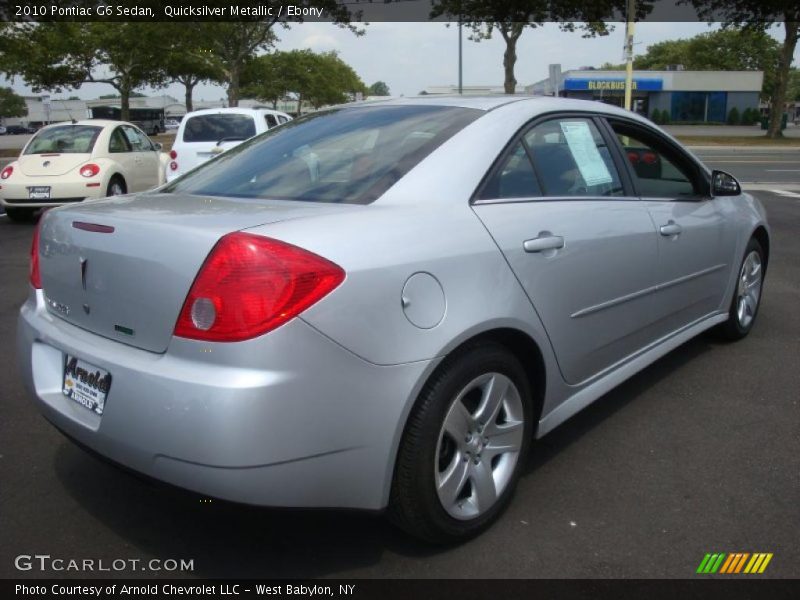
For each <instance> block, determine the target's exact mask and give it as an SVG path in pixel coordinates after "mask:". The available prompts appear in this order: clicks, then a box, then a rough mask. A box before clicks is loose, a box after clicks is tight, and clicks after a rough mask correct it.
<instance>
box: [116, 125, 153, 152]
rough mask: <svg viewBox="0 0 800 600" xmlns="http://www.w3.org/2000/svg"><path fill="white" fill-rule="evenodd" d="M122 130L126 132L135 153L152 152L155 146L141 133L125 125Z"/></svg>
mask: <svg viewBox="0 0 800 600" xmlns="http://www.w3.org/2000/svg"><path fill="white" fill-rule="evenodd" d="M122 129H123V130H124V132H125V138H126V139H127V140H128V143H130V145H131V148H132V149H133V152H150V151H151V150H152V149H153V145H152V144H151V143H150V140H149V139H147V136H145V135H144V134H143V133H142V132H141V131H139V130H138V129H134V128H133V127H130V126H128V125H123V126H122Z"/></svg>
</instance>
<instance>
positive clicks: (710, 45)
mask: <svg viewBox="0 0 800 600" xmlns="http://www.w3.org/2000/svg"><path fill="white" fill-rule="evenodd" d="M779 56H780V44H779V43H778V42H777V41H776V40H775V39H774V38H773V37H772V36H770V35H769V34H767V33H766V32H765V31H762V30H749V29H720V30H718V31H710V32H707V33H702V34H700V35H697V36H695V37H692V38H688V39H680V40H667V41H664V42H659V43H657V44H653V45H651V46H648V48H647V51H646V52H645V53H644V54H641V55H639V56H637V57H636V58H635V59H634V62H633V66H634V68H636V69H651V70H661V69H665V68H667V66H668V65H678V64H679V65H683V66H684V67H685V68H686V69H688V70H691V71H764V85H763V87H762V96H763V97H764V98H769V97H771V95H772V91H773V90H774V87H775V73H776V69H777V65H778V58H779Z"/></svg>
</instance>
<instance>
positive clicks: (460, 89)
mask: <svg viewBox="0 0 800 600" xmlns="http://www.w3.org/2000/svg"><path fill="white" fill-rule="evenodd" d="M463 67H464V61H463V58H462V50H461V15H459V16H458V94H459V96H460V95H461V94H463V93H464V85H463V83H464V68H463Z"/></svg>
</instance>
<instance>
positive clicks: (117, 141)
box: [108, 127, 131, 153]
mask: <svg viewBox="0 0 800 600" xmlns="http://www.w3.org/2000/svg"><path fill="white" fill-rule="evenodd" d="M108 151H109V152H110V153H117V152H130V151H131V148H130V145H129V144H128V140H127V138H126V137H125V135H124V134H123V133H122V128H121V127H117V128H116V129H114V131H112V132H111V137H110V138H109V140H108Z"/></svg>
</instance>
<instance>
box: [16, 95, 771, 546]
mask: <svg viewBox="0 0 800 600" xmlns="http://www.w3.org/2000/svg"><path fill="white" fill-rule="evenodd" d="M769 253H770V237H769V228H768V226H767V223H766V218H765V214H764V210H763V208H762V207H761V206H760V205H759V203H758V202H757V201H756V200H754V199H753V198H752V197H751V196H749V195H748V194H746V193H743V192H742V191H741V189H740V186H739V184H738V183H737V181H736V180H735V179H734V178H733V177H731V176H730V175H728V174H726V173H723V172H718V171H714V172H712V171H709V170H708V169H707V168H706V167H705V166H703V164H702V163H700V162H699V161H698V160H697V159H696V158H695V157H694V156H693V155H691V154H690V153H689V152H687V151H686V150H685V149H684V148H682V147H681V146H680V144H679V143H678V142H676V141H675V140H674V139H672V138H671V137H669V136H668V135H667V134H665V133H664V132H663V131H661V130H660V129H658V128H657V127H655V126H654V125H653V124H652V123H650V122H649V121H647V120H645V119H643V118H640V117H638V116H636V115H634V114H631V113H629V112H625V111H622V110H620V109H616V108H614V107H610V106H607V105H604V104H600V103H591V102H582V101H577V100H562V99H553V98H520V97H493V98H420V99H402V100H391V101H385V102H378V103H366V104H361V105H355V106H344V107H340V108H335V109H332V110H327V111H323V112H319V113H315V114H313V115H309V116H307V117H305V118H302V119H298V120H296V121H293V122H292V123H289V124H287V125H285V126H283V127H280V128H278V129H275V130H272V131H270V132H267V133H266V134H263V135H261V136H259V137H256V138H253V139H252V140H249V141H248V142H246V143H244V144H242V145H240V146H239V147H237V148H236V149H234V150H231V151H230V152H226V153H224V154H222V155H221V156H219V157H217V158H215V159H214V160H211V161H210V162H208V163H207V164H205V165H204V166H202V167H200V168H198V169H196V170H194V171H192V172H190V173H188V174H186V175H184V176H183V177H180V178H178V179H176V180H175V181H173V182H171V183H169V184H167V185H165V186H162V187H161V188H158V189H156V190H155V191H152V192H144V193H140V194H135V195H128V196H119V197H115V198H109V199H105V200H98V201H87V202H83V203H80V204H75V205H72V206H69V207H63V208H58V209H53V210H50V211H48V212H47V213H46V214H45V215H44V216H43V217H42V219H41V221H40V224H39V227H38V229H37V231H36V233H35V236H34V242H33V248H32V253H31V256H32V261H31V276H30V282H31V285H30V294H29V297H28V299H27V301H26V302H25V304H24V306H23V307H22V310H21V314H20V318H19V328H18V350H19V364H20V367H21V372H22V376H23V378H24V380H25V383H26V385H27V387H28V389H29V390H30V393H31V394H32V396H33V398H34V399H35V402H36V404H37V406H38V408H39V409H40V410H41V411H42V413H43V414H44V416H45V417H46V418H47V419H48V420H49V421H51V422H52V423H53V424H54V425H55V426H56V427H58V428H59V429H60V430H61V431H63V432H64V433H65V434H66V435H67V436H68V437H70V438H73V439H74V440H76V441H78V442H80V443H81V444H82V445H84V446H86V447H88V448H90V449H92V450H94V451H96V452H98V453H100V454H102V455H104V456H105V457H107V458H109V459H111V460H112V461H116V462H117V463H120V464H121V465H124V466H126V467H129V468H132V469H134V470H137V471H140V472H142V473H145V474H147V475H149V476H152V477H154V478H157V479H160V480H163V481H167V482H170V483H172V484H176V485H179V486H182V487H185V488H188V489H190V490H194V491H196V492H199V493H202V494H205V495H208V496H213V497H217V498H222V499H228V500H233V501H237V502H243V503H249V504H257V505H265V506H295V507H348V508H358V509H367V510H382V509H388V511H387V512H388V514H389V515H390V517H391V518H392V519H393V520H394V521H395V522H396V523H398V524H399V525H401V526H402V527H404V528H405V529H406V530H408V531H409V532H411V533H412V534H414V535H416V536H419V537H421V538H424V539H426V540H430V541H433V542H448V541H458V540H462V539H466V538H468V537H470V536H473V535H476V534H477V533H479V532H480V531H481V530H483V529H484V528H486V527H487V526H488V525H489V524H490V523H491V522H492V521H493V520H494V519H495V518H497V517H498V515H499V514H500V513H501V511H502V510H503V508H504V507H505V506H506V505H507V504H508V502H509V500H510V497H511V495H512V492H513V489H514V486H515V483H516V481H517V479H518V478H519V476H520V472H521V470H522V469H523V468H524V465H525V462H526V460H527V457H528V454H529V451H530V448H531V442H532V441H533V440H534V439H535V438H538V437H541V436H543V435H545V434H546V433H548V432H549V431H551V430H552V429H553V428H554V427H556V426H558V425H559V424H560V423H563V422H564V421H565V420H566V419H568V418H569V417H570V416H572V415H574V414H575V413H576V412H578V411H579V410H581V409H582V408H584V407H585V406H587V405H588V404H590V403H592V402H593V401H594V400H596V399H597V398H599V397H601V396H602V395H603V394H605V393H606V392H608V391H609V390H610V389H612V388H613V387H614V386H616V385H618V384H619V383H620V382H622V381H624V380H625V379H627V378H628V377H630V376H631V375H633V374H634V373H636V372H637V371H639V370H641V369H642V368H644V367H645V366H647V365H648V364H650V363H652V362H653V361H655V360H656V359H658V358H659V357H661V356H663V355H664V354H666V353H667V352H669V351H671V350H673V349H674V348H677V347H678V346H680V345H681V344H683V343H684V342H686V341H687V340H689V339H690V338H692V337H694V336H696V335H698V334H699V333H701V332H703V331H705V330H709V329H712V328H713V329H714V330H715V332H716V333H717V334H718V335H720V336H722V337H724V338H727V339H730V340H736V339H739V338H742V337H744V336H745V335H747V333H748V332H749V331H750V329H751V328H752V327H753V324H754V321H755V318H756V315H757V314H758V307H759V300H760V298H761V290H762V284H763V281H764V274H765V272H766V267H767V263H768V260H769ZM731 368H735V365H731ZM534 476H535V475H534Z"/></svg>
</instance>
